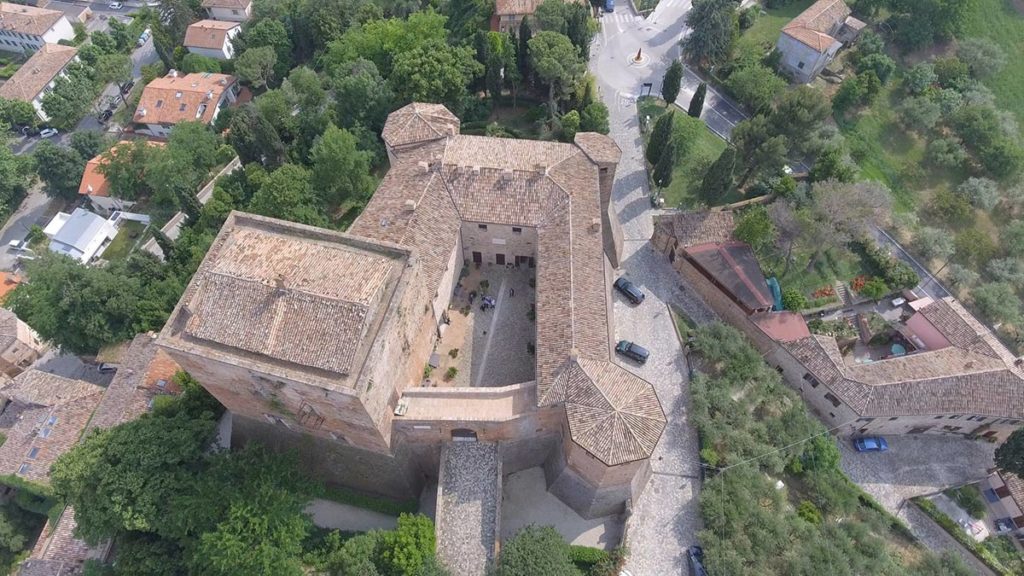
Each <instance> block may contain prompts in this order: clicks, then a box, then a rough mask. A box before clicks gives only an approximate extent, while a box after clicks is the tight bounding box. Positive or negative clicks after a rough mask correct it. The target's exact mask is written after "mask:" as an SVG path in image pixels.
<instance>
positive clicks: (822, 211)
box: [811, 180, 892, 240]
mask: <svg viewBox="0 0 1024 576" xmlns="http://www.w3.org/2000/svg"><path fill="white" fill-rule="evenodd" d="M811 199H812V201H813V203H814V213H815V216H816V217H817V218H818V219H819V220H820V221H822V222H824V223H825V224H826V225H828V227H829V228H831V229H832V230H833V231H834V233H835V234H836V235H843V234H845V235H846V237H847V240H852V239H856V238H859V237H862V236H865V235H867V234H869V233H870V231H871V228H873V227H877V226H880V225H882V224H884V223H885V222H886V221H887V219H888V217H889V215H890V214H891V213H892V195H891V193H890V192H889V190H888V189H887V188H886V187H885V186H884V185H882V184H880V183H878V182H874V181H871V180H868V181H864V182H856V183H853V184H847V183H843V182H839V181H836V180H827V181H825V182H816V183H815V184H814V186H813V187H812V188H811Z"/></svg>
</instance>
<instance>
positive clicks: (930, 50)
mask: <svg viewBox="0 0 1024 576" xmlns="http://www.w3.org/2000/svg"><path fill="white" fill-rule="evenodd" d="M1015 2H1021V3H1024V0H1015ZM889 52H890V55H891V56H892V57H893V58H895V59H896V61H897V62H900V63H901V64H903V65H904V66H907V67H910V66H913V65H914V64H918V63H920V62H925V61H927V60H934V59H935V58H942V57H945V56H951V55H953V54H954V53H955V52H956V41H955V40H950V41H948V42H936V43H935V44H931V45H929V46H926V47H924V48H921V49H920V50H915V51H913V52H910V53H908V54H900V53H899V51H898V50H896V48H895V47H893V49H892V50H890V51H889Z"/></svg>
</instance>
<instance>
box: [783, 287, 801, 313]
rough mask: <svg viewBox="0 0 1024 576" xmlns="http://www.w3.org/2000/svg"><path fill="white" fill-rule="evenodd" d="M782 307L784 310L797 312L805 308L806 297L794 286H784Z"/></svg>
mask: <svg viewBox="0 0 1024 576" xmlns="http://www.w3.org/2000/svg"><path fill="white" fill-rule="evenodd" d="M782 307H783V308H784V309H786V310H792V311H794V312H799V311H801V310H803V309H804V308H807V297H806V296H804V295H803V294H801V293H800V291H799V290H797V289H795V288H786V289H785V290H783V291H782Z"/></svg>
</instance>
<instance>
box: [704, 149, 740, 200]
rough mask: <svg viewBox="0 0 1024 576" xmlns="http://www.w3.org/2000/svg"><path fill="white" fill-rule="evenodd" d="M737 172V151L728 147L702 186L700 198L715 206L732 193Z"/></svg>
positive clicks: (707, 173)
mask: <svg viewBox="0 0 1024 576" xmlns="http://www.w3.org/2000/svg"><path fill="white" fill-rule="evenodd" d="M735 172H736V149H735V148H733V147H732V146H726V147H725V150H722V153H721V154H719V155H718V159H717V160H715V162H714V164H712V165H711V166H710V167H709V168H708V171H707V172H705V173H704V179H703V180H702V181H701V185H700V197H701V199H702V200H704V202H705V203H707V204H708V205H714V204H715V203H716V202H718V201H720V200H721V199H722V198H724V197H725V195H726V194H728V193H729V192H730V191H732V187H733V182H734V175H735Z"/></svg>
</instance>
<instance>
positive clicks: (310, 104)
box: [281, 66, 354, 112]
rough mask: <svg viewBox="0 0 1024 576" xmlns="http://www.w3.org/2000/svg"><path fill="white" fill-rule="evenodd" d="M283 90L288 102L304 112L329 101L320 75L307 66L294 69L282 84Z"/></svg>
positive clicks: (317, 108) (315, 109) (315, 108)
mask: <svg viewBox="0 0 1024 576" xmlns="http://www.w3.org/2000/svg"><path fill="white" fill-rule="evenodd" d="M281 90H282V91H283V92H284V94H285V95H286V96H287V97H288V102H290V103H291V104H292V105H293V106H298V107H299V109H300V110H301V111H304V112H312V111H317V110H319V108H320V107H321V106H323V105H324V102H326V101H327V92H326V91H325V90H324V86H323V82H322V81H321V80H320V76H319V75H318V74H317V73H316V72H314V71H313V69H312V68H309V67H306V66H299V67H298V68H294V69H292V71H291V72H289V73H288V77H287V78H285V80H284V83H283V84H281ZM350 104H354V103H350Z"/></svg>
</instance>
